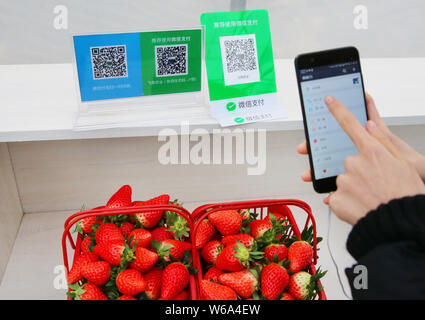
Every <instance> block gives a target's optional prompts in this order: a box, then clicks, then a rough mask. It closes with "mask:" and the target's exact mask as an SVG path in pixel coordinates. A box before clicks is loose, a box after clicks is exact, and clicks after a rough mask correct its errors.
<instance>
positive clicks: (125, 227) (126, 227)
mask: <svg viewBox="0 0 425 320" xmlns="http://www.w3.org/2000/svg"><path fill="white" fill-rule="evenodd" d="M133 229H134V224H132V223H131V222H128V221H126V222H124V223H123V224H122V225H121V227H120V230H121V233H122V234H123V235H125V236H128V235H129V234H130V232H131V231H132V230H133Z"/></svg>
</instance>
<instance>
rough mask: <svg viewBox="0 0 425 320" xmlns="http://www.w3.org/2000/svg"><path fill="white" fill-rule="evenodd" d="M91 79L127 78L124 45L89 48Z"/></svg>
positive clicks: (125, 49)
mask: <svg viewBox="0 0 425 320" xmlns="http://www.w3.org/2000/svg"><path fill="white" fill-rule="evenodd" d="M90 53H91V62H92V69H93V79H95V80H97V79H111V78H126V77H128V65H127V48H126V46H125V45H118V46H106V47H91V48H90Z"/></svg>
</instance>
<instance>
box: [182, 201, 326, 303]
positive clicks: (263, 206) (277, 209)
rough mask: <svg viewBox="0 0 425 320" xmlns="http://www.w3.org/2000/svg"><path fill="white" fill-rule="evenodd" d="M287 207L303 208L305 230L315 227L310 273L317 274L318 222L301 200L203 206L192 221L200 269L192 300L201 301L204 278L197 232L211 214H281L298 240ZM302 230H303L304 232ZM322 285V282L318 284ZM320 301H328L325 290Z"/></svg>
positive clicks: (198, 209)
mask: <svg viewBox="0 0 425 320" xmlns="http://www.w3.org/2000/svg"><path fill="white" fill-rule="evenodd" d="M287 206H295V207H298V208H301V209H302V210H303V211H304V212H305V213H306V214H307V217H306V220H305V223H304V228H303V229H305V228H307V227H309V226H310V225H311V226H312V227H313V254H314V255H313V263H311V264H310V266H309V269H310V270H309V271H310V273H311V274H316V268H315V264H316V263H317V237H316V222H315V220H314V217H313V214H312V212H311V208H310V206H309V205H308V204H307V203H305V202H303V201H300V200H292V199H289V200H256V201H239V202H228V203H217V204H207V205H203V206H201V207H199V208H197V209H195V211H194V212H193V213H192V221H193V223H194V227H193V228H191V229H190V234H191V239H192V256H193V265H194V267H195V268H196V269H198V273H197V274H196V278H197V282H196V284H197V286H196V288H194V290H196V291H194V292H192V293H191V296H192V299H196V300H198V299H199V297H200V296H199V283H200V281H201V280H202V278H203V270H202V263H201V260H200V255H199V251H198V250H196V247H195V243H196V236H195V235H196V232H197V230H198V226H199V223H200V222H201V221H202V220H204V219H205V218H206V217H208V215H209V214H211V213H213V212H216V211H221V210H228V209H236V210H237V209H251V210H255V212H256V213H258V216H259V218H260V219H262V218H264V217H265V216H266V214H267V213H268V212H274V213H281V214H283V215H285V216H286V217H287V219H288V221H289V223H290V224H291V226H292V227H291V228H290V229H289V230H288V235H290V236H291V235H295V236H297V237H298V238H299V237H300V236H301V232H300V229H299V228H298V225H297V223H296V221H295V218H294V216H293V214H292V212H291V210H288V207H287ZM207 210H208V211H207ZM303 229H302V230H303ZM318 284H319V285H321V283H320V281H319V282H318ZM317 299H318V300H326V294H325V291H324V290H321V291H320V292H319V294H318V296H317Z"/></svg>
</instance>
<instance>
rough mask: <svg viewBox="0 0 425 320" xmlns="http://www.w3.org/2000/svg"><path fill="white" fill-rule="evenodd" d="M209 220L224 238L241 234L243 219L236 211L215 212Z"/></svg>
mask: <svg viewBox="0 0 425 320" xmlns="http://www.w3.org/2000/svg"><path fill="white" fill-rule="evenodd" d="M208 220H209V221H210V222H211V223H212V224H213V226H214V227H215V228H216V229H217V230H218V231H219V232H220V233H221V234H222V235H223V236H228V235H231V234H236V233H239V230H240V229H241V227H242V217H241V215H240V214H239V212H238V211H236V210H223V211H216V212H213V213H211V214H210V215H209V216H208Z"/></svg>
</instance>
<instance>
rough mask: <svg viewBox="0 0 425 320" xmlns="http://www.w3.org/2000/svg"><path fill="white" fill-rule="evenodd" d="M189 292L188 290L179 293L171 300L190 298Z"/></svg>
mask: <svg viewBox="0 0 425 320" xmlns="http://www.w3.org/2000/svg"><path fill="white" fill-rule="evenodd" d="M188 297H189V294H188V293H187V291H186V290H184V291H182V292H181V293H179V294H178V295H176V296H175V297H174V298H173V299H171V300H188Z"/></svg>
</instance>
